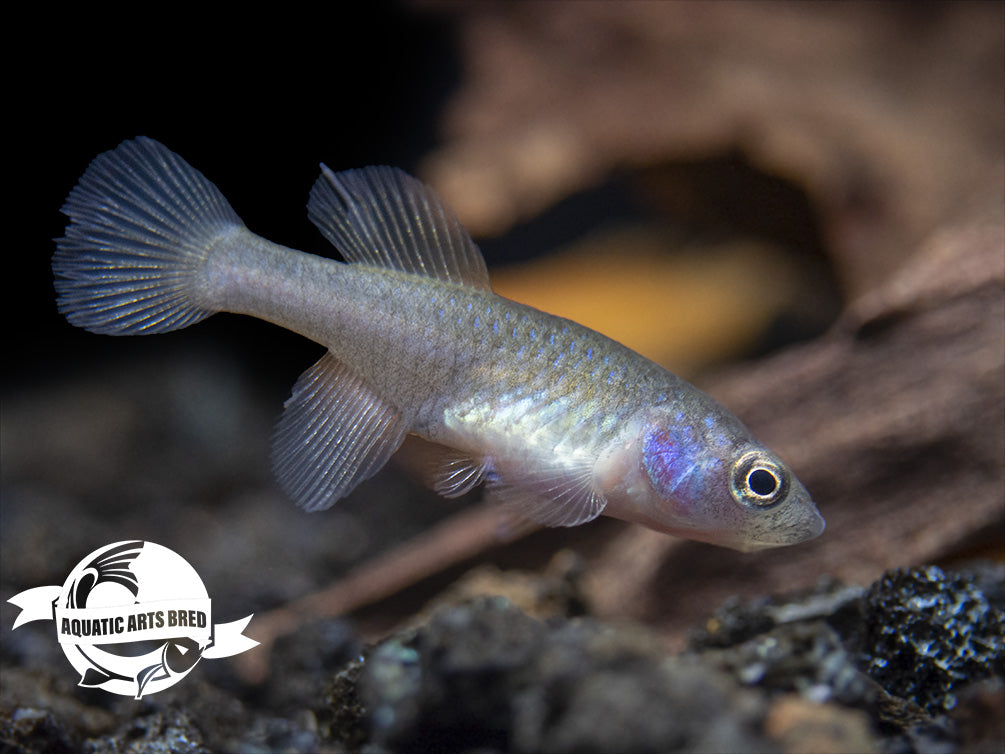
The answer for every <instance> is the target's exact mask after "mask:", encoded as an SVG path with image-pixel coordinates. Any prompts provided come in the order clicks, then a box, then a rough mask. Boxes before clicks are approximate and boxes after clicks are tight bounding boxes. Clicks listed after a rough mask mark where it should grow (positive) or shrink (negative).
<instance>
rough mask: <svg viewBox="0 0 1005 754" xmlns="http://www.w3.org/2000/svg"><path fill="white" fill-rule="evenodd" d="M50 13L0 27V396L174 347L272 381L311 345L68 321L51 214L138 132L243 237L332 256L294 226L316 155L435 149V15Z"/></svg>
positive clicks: (449, 70)
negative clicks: (215, 352) (208, 348)
mask: <svg viewBox="0 0 1005 754" xmlns="http://www.w3.org/2000/svg"><path fill="white" fill-rule="evenodd" d="M57 15H58V17H55V18H42V17H41V14H38V13H36V14H35V17H34V18H29V19H27V20H26V21H25V22H24V23H23V25H19V26H18V27H17V28H14V27H11V28H10V33H11V34H12V36H13V37H17V36H18V35H21V34H23V35H25V37H26V40H25V41H27V44H26V45H25V46H24V47H23V48H21V49H23V50H27V52H19V53H17V54H16V55H11V54H10V53H8V55H9V59H8V65H7V66H5V68H6V70H7V76H6V78H7V79H8V81H9V82H10V83H11V86H10V88H9V89H8V96H7V102H6V107H5V110H6V113H7V118H6V120H7V124H8V128H9V131H8V133H7V135H6V137H5V140H6V144H5V146H6V157H7V160H6V162H7V165H8V167H12V168H13V170H8V171H7V188H6V192H5V193H6V196H7V205H6V212H5V217H6V219H7V223H8V228H10V229H11V230H12V236H11V237H9V238H8V239H7V240H8V244H7V249H6V251H7V253H6V261H7V265H8V266H7V269H6V272H5V274H4V287H5V295H4V309H5V311H4V322H5V335H4V343H5V349H6V351H7V359H6V360H5V361H6V365H5V367H4V370H3V388H4V390H5V391H6V390H7V389H9V388H12V387H15V386H22V385H25V384H28V383H37V382H38V381H40V380H41V381H45V380H47V379H50V378H53V377H57V378H58V377H60V376H65V374H66V372H67V371H68V370H73V369H76V368H78V367H79V366H80V365H81V363H82V362H85V363H86V362H90V361H92V360H105V359H108V358H117V359H125V360H132V359H135V358H137V357H142V356H143V355H144V354H146V353H148V349H150V348H151V347H154V348H156V349H158V350H160V349H164V348H168V349H170V348H173V347H176V344H178V343H181V342H184V343H186V344H187V345H184V346H182V347H185V348H188V347H193V348H195V347H198V344H199V343H201V342H209V343H211V344H213V347H215V348H225V349H233V350H234V355H235V356H237V357H238V358H248V359H251V360H253V361H255V362H256V363H255V366H256V367H257V368H259V369H260V370H261V372H262V374H263V377H264V378H268V376H269V375H270V374H275V376H276V377H277V379H281V380H282V381H283V382H285V384H286V385H287V387H286V388H285V389H288V386H289V385H290V384H291V383H292V380H293V379H295V377H296V375H298V374H299V373H300V372H301V371H302V370H303V369H305V368H306V367H307V366H308V365H309V364H310V363H311V362H312V361H313V358H314V354H315V353H316V351H317V349H316V348H312V347H311V344H308V343H305V342H304V341H303V340H302V339H300V338H297V337H296V336H292V335H291V334H289V333H285V332H282V331H280V330H279V329H278V328H274V327H269V326H268V325H264V324H263V323H260V322H253V321H251V320H250V319H248V318H239V317H232V316H229V315H225V316H221V317H214V318H213V319H211V320H210V321H209V322H207V323H205V324H204V326H203V327H198V328H194V329H192V330H189V331H187V332H186V333H185V335H184V336H182V338H181V339H179V338H178V334H177V333H175V334H169V335H167V336H164V337H162V338H158V339H157V343H153V341H152V340H148V339H145V338H121V339H114V340H113V339H109V338H103V337H99V336H95V335H91V334H89V333H86V332H83V331H81V330H78V329H76V328H73V327H71V326H70V325H69V324H68V323H67V322H66V321H65V320H64V319H63V318H62V317H61V316H60V315H59V314H58V312H57V311H56V307H55V293H54V290H53V287H52V275H51V270H50V268H49V264H50V258H51V255H52V253H53V251H54V248H55V245H54V243H53V239H55V238H57V237H59V236H60V235H62V229H63V227H64V225H65V218H64V217H63V215H62V214H61V213H60V211H59V210H60V207H61V206H62V203H63V201H64V199H65V197H66V195H67V194H68V192H69V191H70V189H71V188H72V187H73V185H74V184H75V182H76V180H77V178H79V176H80V175H81V174H82V173H83V171H84V170H85V168H86V167H87V164H88V163H89V161H90V160H91V159H93V158H94V157H95V156H96V155H97V154H99V153H100V152H103V151H105V150H108V149H112V148H114V147H115V146H116V145H117V144H118V143H119V142H120V141H122V140H124V139H128V138H133V137H135V136H137V135H146V136H150V137H152V138H155V139H157V140H159V141H161V142H163V143H164V144H165V145H167V146H168V147H169V148H171V149H172V150H174V151H176V152H177V153H179V154H180V155H182V156H183V157H184V158H185V159H186V160H187V161H189V162H190V163H191V164H192V165H194V166H195V167H196V168H197V169H199V170H200V171H202V172H203V173H204V174H205V175H206V176H207V177H208V178H209V179H210V180H212V181H213V182H215V183H216V184H217V185H218V186H219V188H220V189H221V191H222V192H223V194H224V195H225V196H226V197H227V198H228V199H229V201H230V202H231V204H232V206H233V207H234V208H235V210H236V211H237V213H238V214H239V215H240V216H241V217H242V218H243V219H244V220H245V222H246V223H247V224H248V225H249V226H250V227H251V228H252V229H253V230H254V231H255V232H257V233H259V234H261V235H263V236H265V237H267V238H269V239H271V240H273V241H276V242H278V243H282V244H285V245H288V246H292V247H294V248H300V249H303V250H306V251H311V252H313V253H318V254H326V255H327V254H333V250H332V249H331V248H330V247H329V246H328V244H327V243H326V242H325V241H324V239H323V238H322V237H321V235H320V234H319V233H318V232H317V231H316V230H315V229H314V227H313V226H312V225H311V224H310V222H309V221H308V219H307V212H306V202H307V195H308V192H309V190H310V187H311V185H312V183H313V182H314V180H315V179H316V177H317V175H318V163H319V162H322V161H323V162H325V163H326V164H327V165H329V166H330V167H332V168H333V169H336V170H338V169H345V168H350V167H360V166H363V165H367V164H374V163H390V164H395V165H398V166H401V167H403V168H405V169H410V168H412V167H413V166H414V162H415V161H416V160H417V159H418V157H419V156H420V155H421V154H422V153H423V152H424V151H427V150H428V149H429V148H430V147H431V146H432V145H435V143H436V139H437V134H436V115H437V111H438V108H439V107H440V106H441V104H442V102H443V101H444V99H445V98H446V97H447V95H448V94H449V92H450V91H451V88H452V87H453V86H454V85H455V83H456V80H457V77H458V72H457V66H456V56H455V52H454V44H453V41H452V29H451V25H450V22H449V19H448V18H446V17H445V16H442V15H438V14H436V13H431V12H421V13H420V12H417V11H413V10H410V9H406V8H404V7H403V6H402V5H401V4H398V3H386V2H383V3H350V4H345V5H340V6H339V11H338V13H327V14H319V15H317V16H315V17H311V16H300V17H299V18H296V19H295V20H293V21H290V20H287V21H285V22H278V21H276V20H275V19H272V18H270V17H269V16H267V15H265V14H262V13H253V14H251V15H244V16H241V17H229V16H214V19H213V20H209V19H207V18H205V17H204V16H203V15H202V14H199V13H189V14H182V13H171V14H166V15H163V16H155V15H147V16H146V17H144V18H133V17H125V18H124V17H119V16H115V15H109V16H108V17H104V18H103V17H100V16H96V15H94V14H92V13H87V14H78V15H76V16H74V15H73V14H71V15H67V14H64V13H62V12H61V13H59V14H57ZM8 49H10V48H8ZM186 336H188V337H186ZM252 351H253V353H252Z"/></svg>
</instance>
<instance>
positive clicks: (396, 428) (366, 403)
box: [272, 353, 406, 511]
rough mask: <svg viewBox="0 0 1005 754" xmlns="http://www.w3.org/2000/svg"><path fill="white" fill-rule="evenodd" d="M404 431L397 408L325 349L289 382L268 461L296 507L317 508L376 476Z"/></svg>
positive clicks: (403, 434)
mask: <svg viewBox="0 0 1005 754" xmlns="http://www.w3.org/2000/svg"><path fill="white" fill-rule="evenodd" d="M405 432H406V426H405V420H404V418H403V417H402V415H401V412H400V411H398V409H397V408H396V407H394V406H392V405H391V404H389V403H387V402H386V401H385V400H384V399H382V398H381V397H380V396H378V395H377V394H376V393H374V392H373V390H371V389H370V388H369V386H367V384H366V383H365V382H363V380H361V379H360V378H359V377H358V376H357V375H356V374H354V373H353V372H352V371H351V370H349V369H348V368H346V367H345V366H344V365H343V364H342V363H341V362H339V361H338V359H336V358H335V357H334V356H332V354H331V353H327V354H325V355H324V356H322V357H321V359H320V360H319V361H318V362H317V363H316V364H315V365H314V366H312V367H311V368H310V369H308V370H307V371H306V372H304V373H303V374H302V375H301V376H300V379H299V380H297V383H296V385H294V386H293V394H292V395H291V396H290V398H289V399H288V400H287V401H286V406H285V410H284V411H283V415H282V417H281V418H280V420H279V425H278V426H277V427H276V432H275V435H274V436H273V444H272V463H273V467H274V468H275V472H276V476H277V478H278V479H279V484H280V486H281V487H282V488H283V490H284V491H285V492H286V493H287V494H288V495H289V496H290V497H292V498H293V499H294V500H295V501H296V503H297V505H299V506H300V507H301V508H304V509H305V510H308V511H316V510H323V509H325V508H328V507H330V506H331V505H332V504H333V503H335V501H336V500H338V499H339V498H342V497H345V496H346V495H348V494H349V493H350V492H351V491H352V490H353V489H354V488H355V487H356V485H358V484H359V483H360V482H362V481H364V480H365V479H368V478H370V477H371V476H373V475H374V474H376V473H377V471H379V470H380V469H381V467H383V466H384V464H385V463H387V460H388V459H389V458H390V457H391V455H392V454H393V453H394V451H395V450H397V448H398V446H399V445H401V443H402V440H404V438H405Z"/></svg>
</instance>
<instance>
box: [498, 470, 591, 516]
mask: <svg viewBox="0 0 1005 754" xmlns="http://www.w3.org/2000/svg"><path fill="white" fill-rule="evenodd" d="M488 492H489V496H490V497H491V499H493V500H494V501H496V502H497V503H500V504H502V505H503V506H504V507H505V509H506V511H507V512H508V513H509V514H510V515H512V516H515V517H517V518H518V519H519V518H526V519H529V520H531V521H534V522H535V523H538V524H542V525H544V526H578V525H579V524H585V523H586V522H587V521H592V520H593V519H595V518H596V517H597V516H599V515H600V514H601V513H602V512H603V510H604V508H605V507H607V498H605V497H604V495H603V493H601V492H599V491H598V490H597V489H596V488H595V486H594V483H593V466H592V464H589V463H584V464H582V465H580V466H575V467H569V468H566V467H562V468H553V469H537V470H534V471H530V472H523V473H520V472H513V471H502V472H491V473H490V474H489V475H488Z"/></svg>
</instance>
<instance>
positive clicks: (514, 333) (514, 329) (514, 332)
mask: <svg viewBox="0 0 1005 754" xmlns="http://www.w3.org/2000/svg"><path fill="white" fill-rule="evenodd" d="M513 337H514V338H515V337H516V328H515V327H514V328H513Z"/></svg>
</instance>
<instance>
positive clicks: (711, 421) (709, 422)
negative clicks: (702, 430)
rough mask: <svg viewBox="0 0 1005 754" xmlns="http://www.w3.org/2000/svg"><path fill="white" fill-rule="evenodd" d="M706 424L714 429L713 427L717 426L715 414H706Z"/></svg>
mask: <svg viewBox="0 0 1005 754" xmlns="http://www.w3.org/2000/svg"><path fill="white" fill-rule="evenodd" d="M705 426H706V427H708V428H709V429H712V427H714V426H715V417H714V416H706V417H705Z"/></svg>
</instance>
